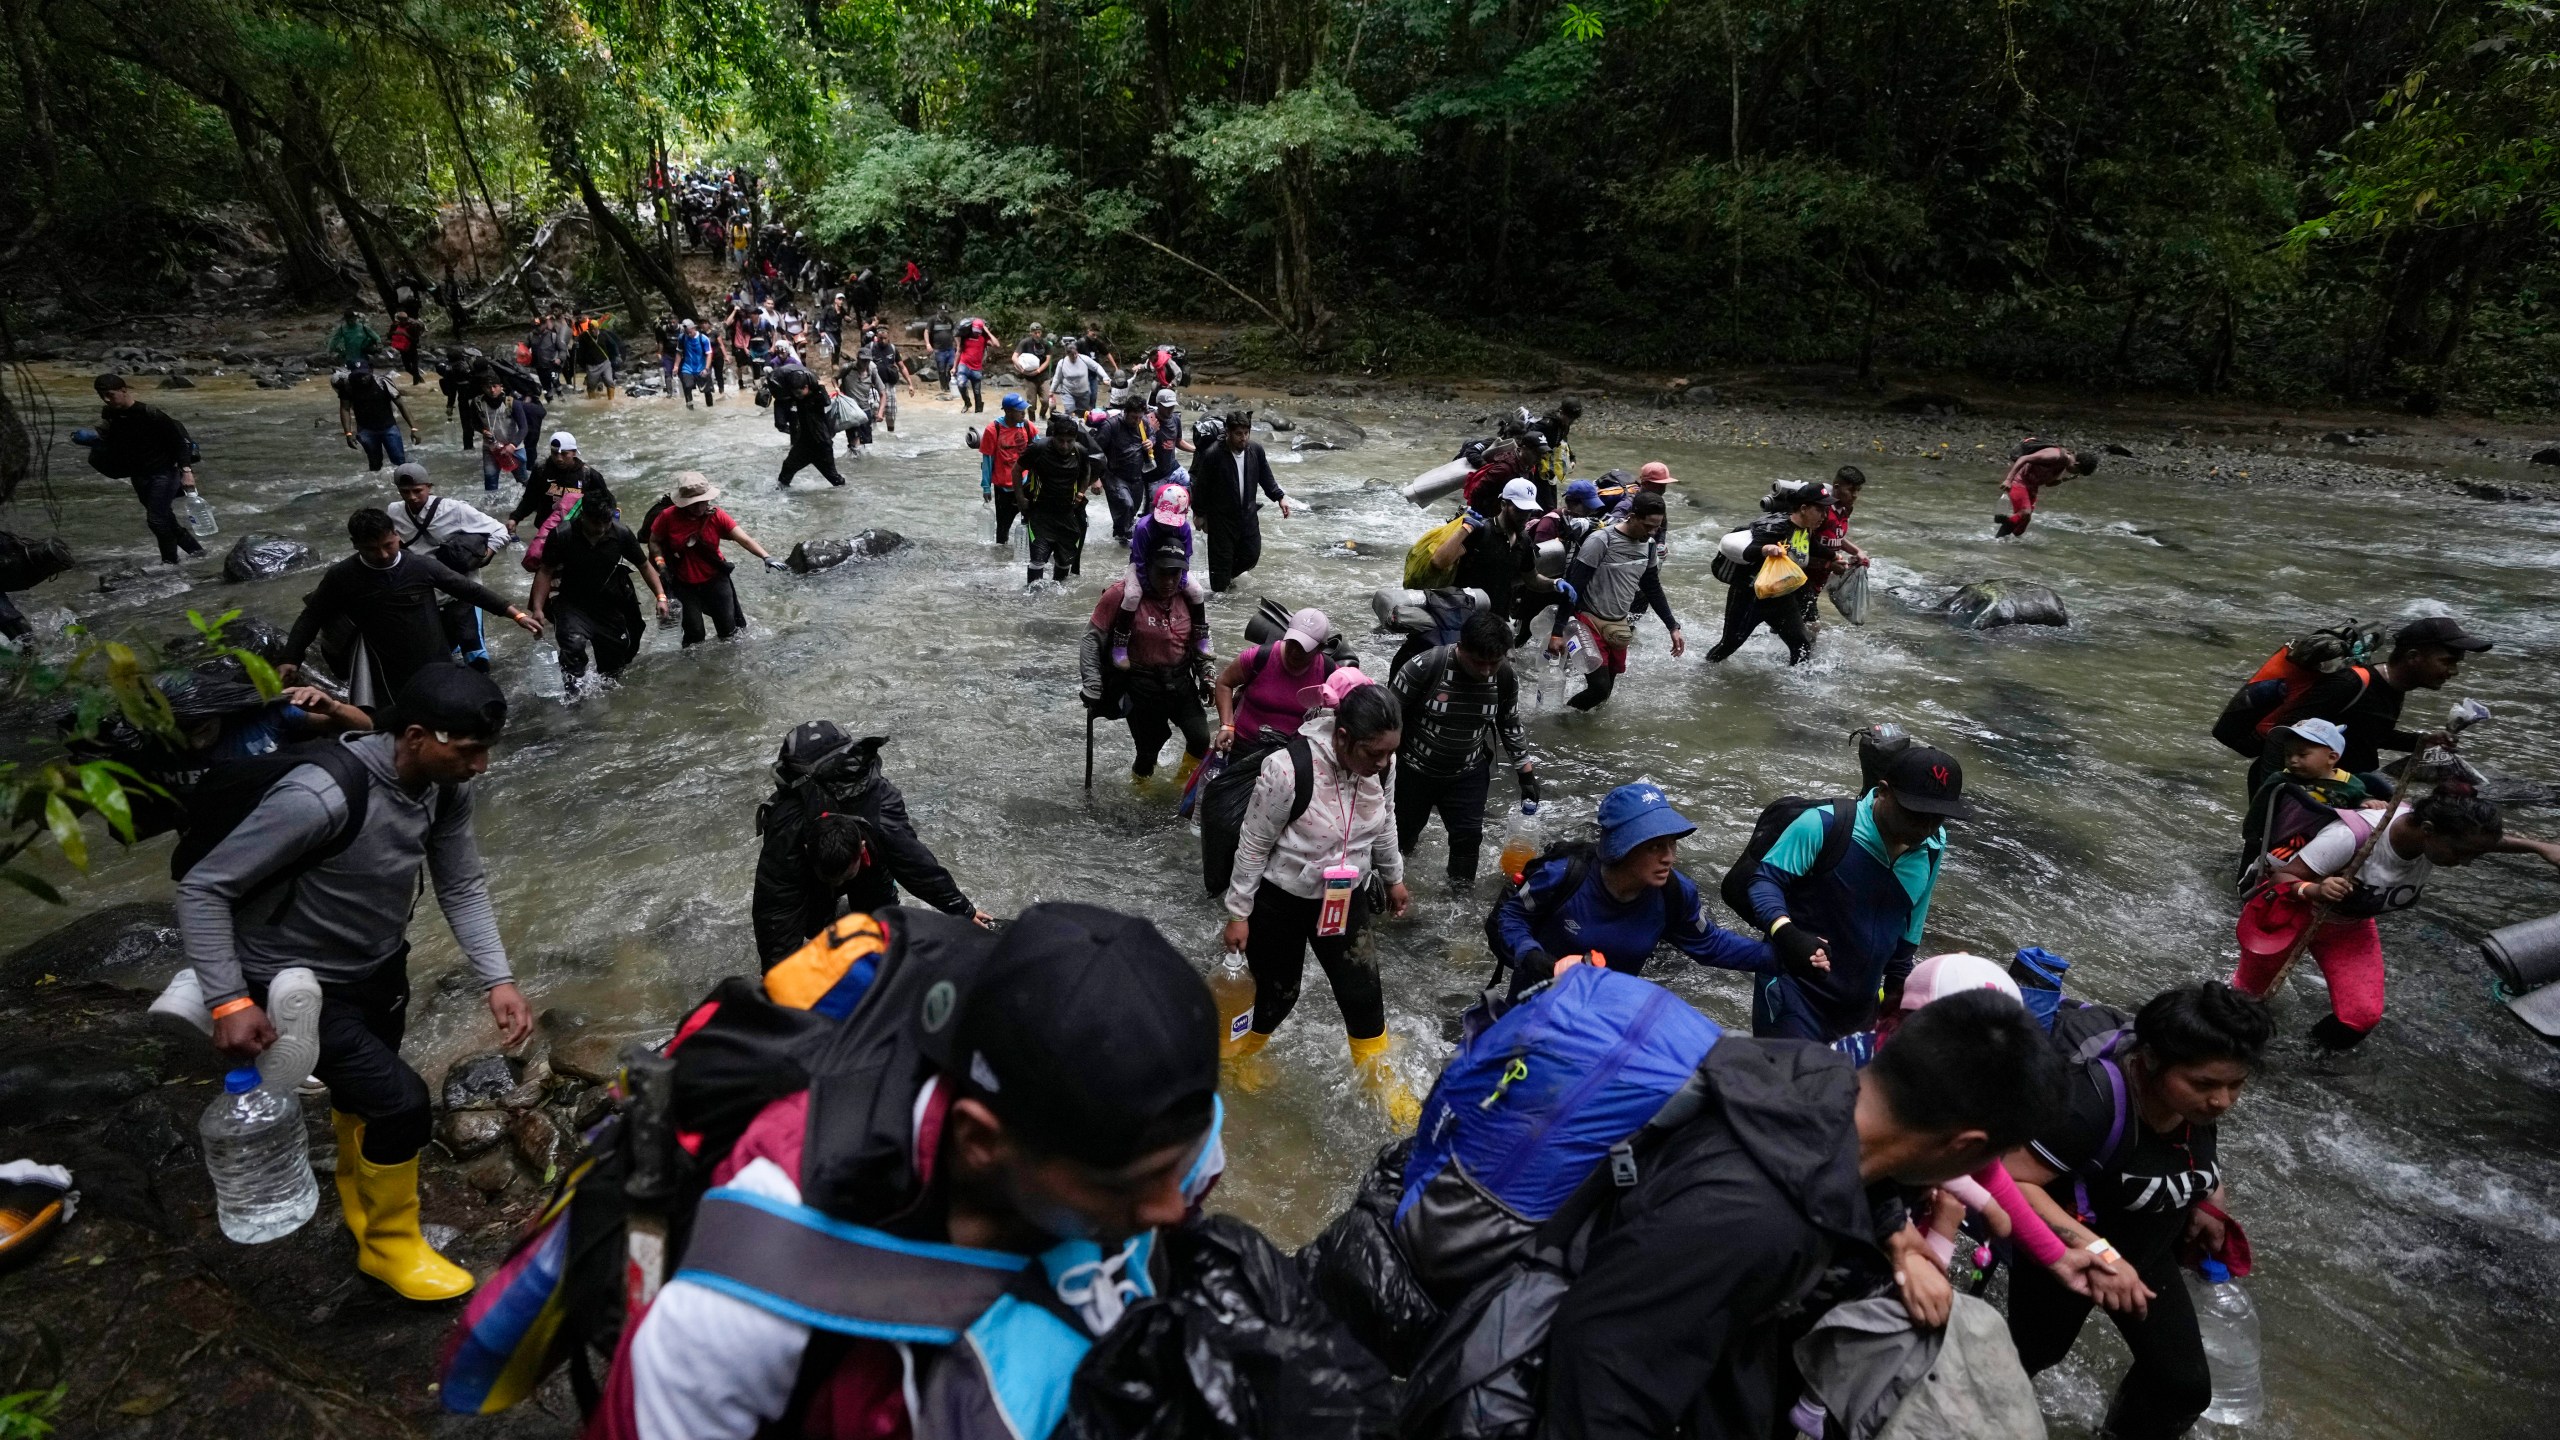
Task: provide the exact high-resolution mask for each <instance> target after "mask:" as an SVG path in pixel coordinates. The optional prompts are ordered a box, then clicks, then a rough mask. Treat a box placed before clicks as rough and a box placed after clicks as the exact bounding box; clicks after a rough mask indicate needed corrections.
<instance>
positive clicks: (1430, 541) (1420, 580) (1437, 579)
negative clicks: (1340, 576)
mask: <svg viewBox="0 0 2560 1440" xmlns="http://www.w3.org/2000/svg"><path fill="white" fill-rule="evenodd" d="M1465 528H1467V522H1466V520H1465V519H1464V517H1461V518H1459V519H1456V520H1452V521H1450V522H1449V523H1447V524H1445V525H1434V526H1432V527H1431V528H1430V529H1428V530H1425V531H1424V532H1422V538H1421V539H1419V540H1416V541H1414V542H1413V548H1412V549H1410V550H1407V551H1405V552H1404V588H1406V589H1407V590H1436V589H1438V588H1439V587H1441V586H1443V585H1446V584H1448V583H1449V582H1450V581H1451V580H1453V579H1456V578H1457V574H1458V567H1457V566H1455V565H1451V566H1449V567H1447V568H1446V569H1443V568H1441V567H1439V566H1435V565H1433V564H1432V563H1431V554H1432V552H1433V551H1435V550H1438V549H1439V548H1440V546H1441V543H1442V542H1444V541H1446V540H1447V539H1448V538H1449V532H1450V531H1452V530H1464V529H1465ZM1797 579H1798V580H1802V579H1803V576H1802V575H1801V574H1799V575H1798V576H1797Z"/></svg>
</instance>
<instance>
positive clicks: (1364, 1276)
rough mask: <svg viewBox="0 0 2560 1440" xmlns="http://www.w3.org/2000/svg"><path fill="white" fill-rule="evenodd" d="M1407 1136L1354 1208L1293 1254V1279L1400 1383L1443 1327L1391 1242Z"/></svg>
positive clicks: (1366, 1182)
mask: <svg viewBox="0 0 2560 1440" xmlns="http://www.w3.org/2000/svg"><path fill="white" fill-rule="evenodd" d="M1412 1150H1413V1140H1412V1137H1410V1136H1408V1137H1406V1138H1405V1139H1402V1140H1399V1141H1397V1142H1396V1143H1394V1144H1392V1145H1389V1146H1387V1147H1385V1148H1384V1149H1381V1150H1380V1151H1379V1152H1378V1158H1377V1160H1376V1162H1375V1163H1373V1164H1372V1165H1370V1167H1369V1173H1368V1175H1367V1176H1366V1177H1364V1178H1363V1179H1362V1180H1361V1182H1360V1193H1359V1195H1358V1196H1357V1197H1355V1198H1354V1199H1353V1200H1352V1202H1351V1208H1350V1209H1348V1210H1345V1211H1343V1212H1342V1213H1341V1214H1340V1215H1337V1216H1335V1217H1334V1219H1333V1223H1332V1224H1330V1225H1327V1226H1326V1227H1325V1228H1324V1233H1323V1234H1321V1235H1318V1236H1317V1237H1316V1238H1315V1239H1313V1240H1310V1241H1308V1242H1307V1245H1306V1248H1305V1249H1303V1250H1300V1251H1299V1252H1298V1273H1299V1274H1301V1275H1304V1276H1305V1277H1306V1279H1307V1283H1308V1284H1309V1285H1311V1286H1313V1287H1314V1288H1315V1292H1316V1298H1318V1299H1319V1300H1321V1301H1323V1302H1324V1304H1325V1305H1326V1306H1327V1307H1328V1308H1329V1309H1331V1310H1332V1311H1333V1313H1334V1314H1335V1315H1336V1316H1338V1317H1340V1319H1341V1321H1342V1324H1343V1327H1344V1328H1345V1329H1348V1330H1349V1331H1350V1332H1351V1334H1352V1337H1353V1338H1354V1339H1356V1340H1358V1341H1359V1342H1360V1343H1361V1344H1362V1345H1365V1346H1367V1347H1368V1349H1369V1353H1370V1354H1372V1355H1375V1356H1377V1357H1378V1358H1379V1359H1380V1360H1383V1361H1385V1362H1386V1366H1387V1368H1388V1369H1389V1370H1392V1371H1394V1372H1395V1373H1396V1374H1398V1375H1410V1374H1412V1373H1413V1364H1414V1362H1415V1361H1416V1360H1418V1359H1420V1358H1421V1356H1422V1347H1423V1346H1424V1345H1426V1344H1428V1343H1429V1342H1430V1340H1431V1333H1432V1332H1433V1331H1434V1330H1437V1329H1438V1328H1439V1327H1440V1306H1439V1303H1438V1302H1436V1301H1434V1300H1433V1299H1432V1298H1431V1295H1430V1292H1428V1291H1426V1290H1424V1289H1423V1288H1422V1281H1421V1279H1420V1278H1419V1277H1418V1276H1416V1275H1415V1274H1414V1272H1413V1261H1412V1260H1411V1259H1410V1258H1409V1257H1408V1256H1406V1254H1405V1250H1404V1244H1403V1242H1401V1241H1399V1240H1397V1239H1396V1202H1397V1201H1398V1200H1399V1199H1400V1198H1402V1196H1403V1194H1404V1162H1405V1157H1406V1156H1407V1155H1408V1154H1410V1153H1412Z"/></svg>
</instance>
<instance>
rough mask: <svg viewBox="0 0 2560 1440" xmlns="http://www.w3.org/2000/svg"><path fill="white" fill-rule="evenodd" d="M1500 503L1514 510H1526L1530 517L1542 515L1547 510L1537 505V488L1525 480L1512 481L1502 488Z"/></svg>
mask: <svg viewBox="0 0 2560 1440" xmlns="http://www.w3.org/2000/svg"><path fill="white" fill-rule="evenodd" d="M1502 503H1504V504H1506V505H1508V506H1510V507H1511V508H1512V509H1514V510H1526V511H1528V512H1529V513H1530V514H1532V515H1539V514H1544V513H1545V511H1546V508H1547V507H1546V506H1544V505H1541V504H1539V503H1538V487H1537V486H1535V485H1532V484H1530V483H1529V482H1528V481H1526V480H1514V481H1512V482H1511V483H1510V484H1508V485H1505V486H1503V487H1502Z"/></svg>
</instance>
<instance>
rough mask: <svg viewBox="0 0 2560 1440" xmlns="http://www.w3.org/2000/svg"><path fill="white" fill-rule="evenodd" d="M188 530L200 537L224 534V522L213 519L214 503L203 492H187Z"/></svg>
mask: <svg viewBox="0 0 2560 1440" xmlns="http://www.w3.org/2000/svg"><path fill="white" fill-rule="evenodd" d="M187 528H188V529H189V530H192V531H194V532H195V533H196V534H197V535H199V536H204V535H219V534H221V533H222V522H220V521H218V520H216V519H214V518H213V502H212V501H210V500H207V499H205V498H204V492H203V491H201V490H190V491H188V492H187Z"/></svg>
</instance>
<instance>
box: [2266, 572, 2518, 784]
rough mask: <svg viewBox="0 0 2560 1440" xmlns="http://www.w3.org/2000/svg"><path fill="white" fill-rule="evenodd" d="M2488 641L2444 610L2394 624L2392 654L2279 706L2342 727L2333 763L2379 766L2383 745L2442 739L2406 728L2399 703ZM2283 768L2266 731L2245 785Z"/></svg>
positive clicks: (2357, 770)
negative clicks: (2343, 742)
mask: <svg viewBox="0 0 2560 1440" xmlns="http://www.w3.org/2000/svg"><path fill="white" fill-rule="evenodd" d="M2492 643H2493V642H2491V641H2487V640H2483V639H2481V638H2480V637H2479V636H2477V635H2474V634H2472V633H2471V632H2470V631H2468V630H2465V629H2463V628H2462V622H2461V621H2459V620H2456V619H2454V618H2453V617H2452V616H2450V615H2429V616H2426V617H2425V618H2423V619H2418V620H2412V621H2410V622H2409V623H2408V624H2406V625H2403V626H2401V627H2400V633H2399V634H2397V635H2395V636H2393V637H2392V640H2391V658H2390V659H2388V660H2386V661H2384V662H2383V663H2381V664H2379V665H2374V666H2369V667H2368V666H2358V665H2347V666H2341V667H2340V668H2339V669H2338V670H2336V671H2335V672H2333V673H2331V674H2328V675H2324V676H2322V677H2321V678H2320V679H2319V680H2318V681H2317V682H2316V683H2314V684H2313V685H2312V687H2311V688H2310V689H2309V690H2308V691H2306V692H2304V694H2303V696H2302V698H2301V700H2300V701H2298V702H2297V703H2295V704H2294V705H2293V706H2292V707H2290V708H2289V709H2287V710H2285V711H2284V712H2283V720H2282V721H2281V722H2279V723H2287V722H2291V721H2295V720H2326V721H2329V722H2330V723H2332V724H2334V725H2336V726H2337V727H2338V728H2339V729H2341V730H2343V731H2345V732H2346V742H2347V744H2346V749H2345V751H2344V753H2342V754H2341V755H2340V757H2339V766H2340V768H2342V769H2344V770H2345V771H2346V772H2347V773H2348V774H2350V775H2363V774H2366V773H2368V772H2370V771H2373V770H2377V769H2380V768H2381V765H2382V752H2383V751H2385V750H2423V749H2425V748H2426V747H2427V746H2429V745H2440V744H2442V743H2444V739H2445V737H2444V734H2443V732H2441V731H2421V730H2405V729H2402V728H2401V725H2400V709H2401V706H2403V705H2404V704H2406V703H2407V702H2408V699H2409V692H2410V691H2412V690H2441V689H2443V688H2444V687H2445V685H2446V683H2447V682H2449V681H2451V680H2452V679H2453V678H2454V676H2455V675H2457V674H2458V673H2460V671H2461V669H2462V657H2464V656H2465V655H2477V654H2480V653H2482V652H2483V651H2486V650H2487V649H2488V648H2489V647H2490V645H2491V644H2492ZM2283 768H2284V745H2283V743H2282V742H2281V741H2280V740H2276V739H2274V738H2272V737H2270V738H2269V740H2268V741H2267V743H2266V748H2265V750H2264V752H2263V753H2262V754H2260V756H2259V757H2258V759H2257V761H2256V763H2254V764H2252V765H2251V766H2250V767H2249V791H2250V793H2251V794H2253V795H2254V794H2256V793H2257V790H2258V787H2259V786H2261V785H2263V784H2265V783H2266V780H2267V777H2268V776H2270V775H2273V774H2274V773H2275V772H2276V771H2278V770H2281V769H2283Z"/></svg>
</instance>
